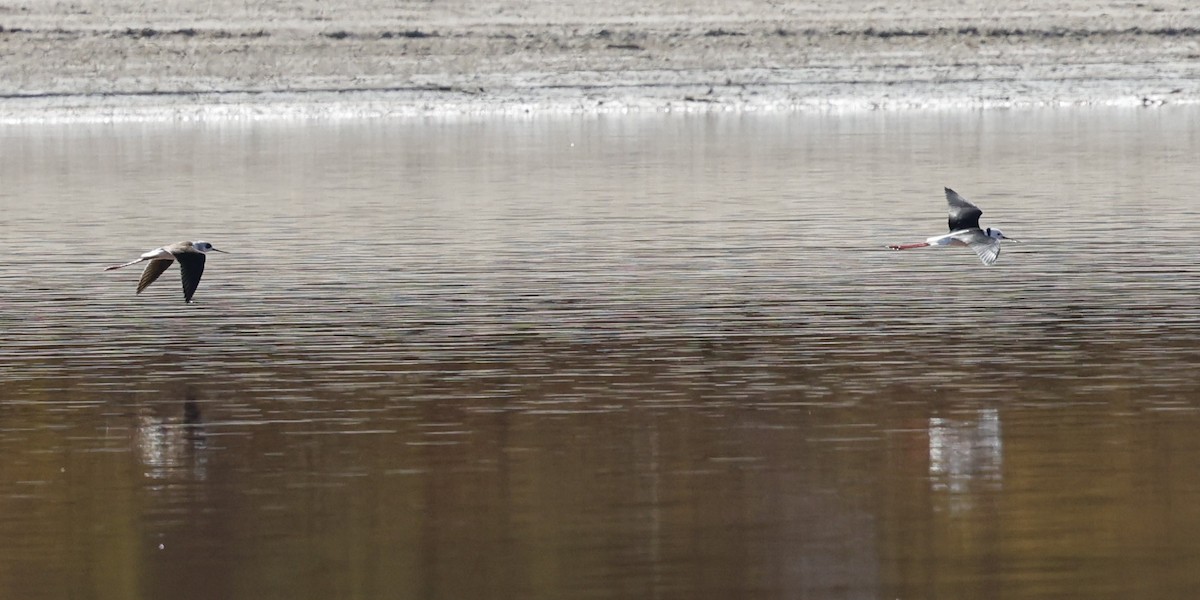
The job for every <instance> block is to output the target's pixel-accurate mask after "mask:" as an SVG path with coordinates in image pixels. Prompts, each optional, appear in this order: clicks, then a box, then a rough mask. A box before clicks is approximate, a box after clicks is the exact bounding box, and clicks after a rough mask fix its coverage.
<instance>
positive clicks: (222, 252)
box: [209, 248, 233, 254]
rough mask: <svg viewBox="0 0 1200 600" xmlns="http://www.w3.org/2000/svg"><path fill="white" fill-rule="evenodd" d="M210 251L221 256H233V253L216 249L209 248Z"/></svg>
mask: <svg viewBox="0 0 1200 600" xmlns="http://www.w3.org/2000/svg"><path fill="white" fill-rule="evenodd" d="M209 250H212V251H214V252H220V253H221V254H233V253H232V252H226V251H224V250H217V249H216V248H209Z"/></svg>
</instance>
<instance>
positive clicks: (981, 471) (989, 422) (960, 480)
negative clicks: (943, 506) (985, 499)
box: [929, 409, 1004, 512]
mask: <svg viewBox="0 0 1200 600" xmlns="http://www.w3.org/2000/svg"><path fill="white" fill-rule="evenodd" d="M1003 450H1004V447H1003V443H1002V441H1001V439H1000V415H999V413H998V412H997V411H996V409H985V410H979V411H977V412H976V414H975V415H974V417H973V418H961V417H956V418H941V417H930V418H929V479H930V485H931V486H932V488H933V491H934V492H941V493H945V494H948V495H949V501H950V504H949V507H950V509H951V510H953V511H956V512H957V511H965V510H969V509H971V508H972V504H973V500H974V498H975V496H974V495H973V494H972V492H976V493H977V492H981V491H998V490H999V489H1000V488H1001V484H1002V471H1001V467H1002V466H1003V463H1004V452H1003Z"/></svg>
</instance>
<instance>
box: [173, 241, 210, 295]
mask: <svg viewBox="0 0 1200 600" xmlns="http://www.w3.org/2000/svg"><path fill="white" fill-rule="evenodd" d="M175 260H177V261H179V271H180V273H181V274H182V275H183V301H184V302H191V301H192V294H195V293H196V288H197V287H199V286H200V276H201V275H203V274H204V255H203V254H201V253H199V252H180V253H179V254H176V255H175Z"/></svg>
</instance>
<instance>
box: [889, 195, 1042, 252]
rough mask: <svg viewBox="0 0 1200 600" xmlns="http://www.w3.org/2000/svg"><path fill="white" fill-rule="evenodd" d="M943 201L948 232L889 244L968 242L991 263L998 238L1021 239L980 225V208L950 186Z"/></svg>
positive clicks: (907, 246) (899, 246)
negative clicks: (915, 241)
mask: <svg viewBox="0 0 1200 600" xmlns="http://www.w3.org/2000/svg"><path fill="white" fill-rule="evenodd" d="M946 202H948V203H949V204H950V221H949V222H950V233H947V234H944V235H937V236H934V237H931V238H928V239H926V240H925V241H923V242H917V243H915V244H893V245H891V246H888V248H891V249H892V250H909V249H912V248H924V247H926V246H969V247H970V248H971V249H972V250H974V251H975V254H978V255H979V260H981V261H983V264H985V265H990V264H992V263H994V262H996V259H997V258H999V257H1000V240H1009V241H1013V242H1016V241H1020V240H1014V239H1012V238H1010V237H1008V236H1006V235H1004V232H1002V231H1000V230H999V229H997V228H995V227H988V228H987V229H980V228H979V217H980V215H982V214H983V211H982V210H979V207H978V206H975V205H974V204H971V203H970V202H967V200H966V198H963V197H962V196H959V195H958V192H955V191H954V190H952V189H950V188H946Z"/></svg>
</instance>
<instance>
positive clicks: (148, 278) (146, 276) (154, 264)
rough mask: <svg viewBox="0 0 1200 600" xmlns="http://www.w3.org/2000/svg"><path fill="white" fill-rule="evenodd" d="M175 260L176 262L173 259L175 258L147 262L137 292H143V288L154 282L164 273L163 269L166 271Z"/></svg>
mask: <svg viewBox="0 0 1200 600" xmlns="http://www.w3.org/2000/svg"><path fill="white" fill-rule="evenodd" d="M173 262H175V261H173V260H152V261H150V262H149V263H147V264H146V268H145V269H142V278H141V279H139V280H138V289H137V293H139V294H140V293H142V290H144V289H146V288H147V287H148V286H149V285H150V284H152V283H154V280H156V279H158V276H159V275H162V274H163V271H166V270H167V267H169V266H171V263H173Z"/></svg>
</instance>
